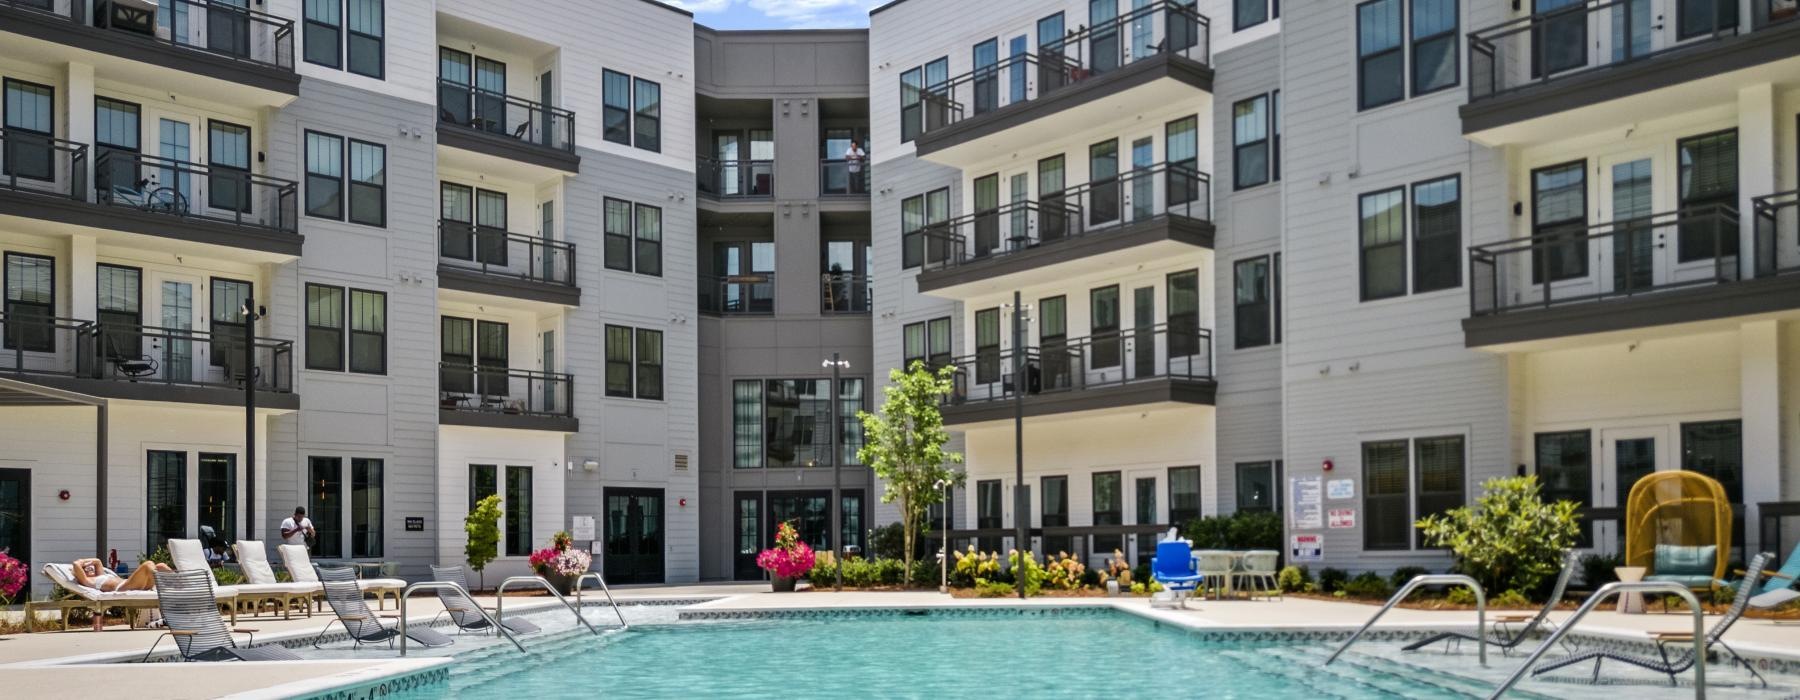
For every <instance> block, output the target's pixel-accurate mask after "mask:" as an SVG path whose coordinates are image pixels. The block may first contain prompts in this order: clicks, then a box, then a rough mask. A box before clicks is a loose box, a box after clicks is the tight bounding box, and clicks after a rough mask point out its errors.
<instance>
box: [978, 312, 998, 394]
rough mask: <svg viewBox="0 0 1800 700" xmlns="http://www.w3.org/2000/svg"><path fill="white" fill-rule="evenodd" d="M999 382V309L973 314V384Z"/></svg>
mask: <svg viewBox="0 0 1800 700" xmlns="http://www.w3.org/2000/svg"><path fill="white" fill-rule="evenodd" d="M997 381H1000V309H999V308H998V307H995V308H989V309H982V310H980V311H976V312H975V383H976V384H992V383H994V382H997Z"/></svg>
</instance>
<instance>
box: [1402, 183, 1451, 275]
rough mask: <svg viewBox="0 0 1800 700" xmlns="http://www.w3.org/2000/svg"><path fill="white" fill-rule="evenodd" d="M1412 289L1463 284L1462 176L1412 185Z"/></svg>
mask: <svg viewBox="0 0 1800 700" xmlns="http://www.w3.org/2000/svg"><path fill="white" fill-rule="evenodd" d="M1412 227H1413V228H1412V236H1413V242H1412V291H1413V293H1414V294H1422V293H1424V292H1432V291H1437V290H1439V289H1451V288H1454V287H1460V286H1462V250H1463V249H1462V176H1460V175H1451V176H1450V177H1445V178H1438V179H1436V180H1427V181H1425V182H1420V183H1417V184H1414V185H1413V186H1412Z"/></svg>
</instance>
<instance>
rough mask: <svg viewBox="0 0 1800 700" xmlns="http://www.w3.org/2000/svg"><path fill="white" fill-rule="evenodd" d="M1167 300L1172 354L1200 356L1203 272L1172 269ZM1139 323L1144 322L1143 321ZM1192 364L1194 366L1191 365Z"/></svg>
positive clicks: (1170, 352)
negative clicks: (1201, 277) (1201, 273)
mask: <svg viewBox="0 0 1800 700" xmlns="http://www.w3.org/2000/svg"><path fill="white" fill-rule="evenodd" d="M1167 279H1168V301H1167V302H1166V303H1165V305H1164V313H1165V314H1167V315H1168V321H1169V331H1168V332H1169V357H1170V358H1183V357H1193V356H1195V355H1199V354H1200V353H1201V350H1202V344H1201V341H1200V271H1199V270H1187V271H1185V272H1171V273H1169V276H1168V278H1167ZM1138 325H1140V326H1142V325H1143V322H1142V321H1140V322H1139V324H1138ZM1190 366H1191V365H1190Z"/></svg>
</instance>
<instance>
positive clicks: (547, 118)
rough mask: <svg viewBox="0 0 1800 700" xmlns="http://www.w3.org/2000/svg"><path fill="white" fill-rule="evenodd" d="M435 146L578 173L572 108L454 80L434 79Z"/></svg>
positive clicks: (579, 162) (579, 168)
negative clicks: (436, 97)
mask: <svg viewBox="0 0 1800 700" xmlns="http://www.w3.org/2000/svg"><path fill="white" fill-rule="evenodd" d="M438 145H440V146H449V147H451V148H459V149H462V150H465V151H473V152H476V153H480V154H484V155H489V156H494V157H496V158H504V159H507V160H511V161H518V162H521V163H525V164H528V165H534V166H537V167H540V168H548V169H550V170H554V171H563V172H570V173H578V172H581V157H580V156H578V155H575V113H574V112H571V111H569V110H566V109H561V108H558V107H552V106H550V105H546V104H543V103H540V102H532V101H530V100H527V99H523V98H519V97H513V96H512V95H508V94H505V93H500V92H494V91H491V90H483V89H481V88H478V87H475V86H472V85H468V84H466V83H459V82H456V81H453V80H443V79H440V80H438ZM484 170H485V169H484Z"/></svg>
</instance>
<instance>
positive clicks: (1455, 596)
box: [1444, 586, 1475, 605]
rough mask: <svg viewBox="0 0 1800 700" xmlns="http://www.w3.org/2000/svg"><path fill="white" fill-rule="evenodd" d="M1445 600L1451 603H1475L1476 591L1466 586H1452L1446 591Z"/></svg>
mask: <svg viewBox="0 0 1800 700" xmlns="http://www.w3.org/2000/svg"><path fill="white" fill-rule="evenodd" d="M1444 602H1446V603H1449V604H1451V605H1474V604H1475V591H1473V590H1471V589H1469V588H1467V587H1464V586H1451V587H1450V590H1449V591H1448V592H1446V593H1444Z"/></svg>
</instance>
